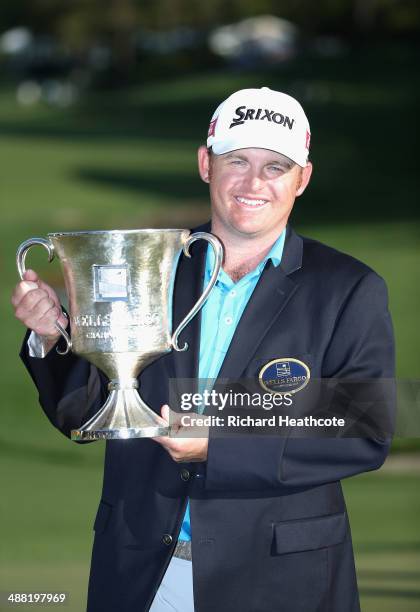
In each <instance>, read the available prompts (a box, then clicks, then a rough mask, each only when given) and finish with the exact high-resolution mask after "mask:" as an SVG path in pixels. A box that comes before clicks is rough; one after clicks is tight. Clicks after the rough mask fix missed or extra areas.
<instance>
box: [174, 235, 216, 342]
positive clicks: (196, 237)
mask: <svg viewBox="0 0 420 612" xmlns="http://www.w3.org/2000/svg"><path fill="white" fill-rule="evenodd" d="M201 239H203V240H207V242H209V243H210V244H211V246H212V248H213V251H214V260H215V261H214V268H213V272H212V273H211V277H210V281H209V284H208V285H207V287H206V288H205V289H204V291H203V293H202V294H201V296H200V298H199V299H198V300H197V303H196V304H195V305H194V306H193V307H192V308H191V310H190V312H189V313H188V314H187V316H186V317H185V318H184V319H182V321H181V323H180V324H179V325H178V327H177V328H176V330H175V331H174V333H173V335H172V340H171V342H172V346H173V348H174V349H175V350H176V351H186V350H187V348H188V343H187V342H185V343H184V346H183V347H182V348H181V347H180V346H178V337H179V334H180V333H181V332H182V330H183V329H184V328H185V327H186V326H187V325H188V323H189V322H190V321H191V319H193V318H194V317H195V315H196V314H197V312H198V311H199V310H200V308H201V307H202V306H204V303H205V301H206V300H207V298H208V296H209V293H210V291H211V290H212V289H213V287H214V285H215V283H216V280H217V277H218V275H219V272H220V268H221V267H222V262H223V247H222V244H221V242H220V240H219V239H218V238H216V236H213V234H208V233H207V232H196V233H195V234H191V236H190V237H189V238H188V240H187V241H186V242H185V244H184V254H185V255H186V256H187V257H191V254H190V251H189V249H190V246H191V245H192V243H193V242H195V241H196V240H201Z"/></svg>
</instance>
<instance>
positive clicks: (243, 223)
mask: <svg viewBox="0 0 420 612" xmlns="http://www.w3.org/2000/svg"><path fill="white" fill-rule="evenodd" d="M309 141H310V129H309V124H308V121H307V118H306V116H305V113H304V111H303V109H302V107H301V106H300V104H299V103H298V102H297V101H296V100H294V99H293V98H291V97H290V96H287V95H285V94H283V93H280V92H276V91H272V90H270V89H268V88H262V89H249V90H242V91H238V92H236V93H234V94H232V96H230V97H229V98H228V99H227V100H225V101H224V102H223V103H222V104H221V105H220V106H219V107H218V109H217V110H216V112H215V114H214V115H213V118H212V120H211V123H210V129H209V136H208V140H207V147H204V146H202V147H200V149H199V151H198V163H199V172H200V176H201V178H202V179H203V180H204V181H205V182H207V183H208V184H209V188H210V198H211V206H212V220H211V231H212V232H213V233H214V234H215V235H217V236H218V237H219V238H220V240H221V241H222V242H223V245H224V248H225V260H224V263H223V270H222V271H221V273H220V275H219V279H218V282H217V285H216V288H215V289H214V291H213V292H212V294H211V295H210V297H209V300H208V302H207V303H206V305H205V306H204V308H203V311H202V316H201V322H200V320H199V319H198V318H196V319H195V320H194V321H193V323H192V324H191V325H190V326H188V327H187V329H186V330H185V332H184V333H183V338H182V341H184V340H186V341H187V342H188V344H189V350H188V351H187V352H185V353H175V352H173V353H171V354H169V355H166V356H164V357H162V358H161V359H159V360H158V361H156V362H155V363H153V364H152V365H150V366H149V367H148V368H147V369H146V370H145V371H144V373H143V374H142V376H141V388H142V395H143V397H144V399H145V400H146V401H147V402H148V403H149V405H151V406H153V408H154V409H155V410H156V411H159V409H160V408H161V407H162V406H163V407H162V411H161V414H162V418H163V419H164V420H168V415H169V408H168V406H167V403H168V385H167V384H166V383H167V381H169V380H170V379H181V378H193V377H197V376H199V377H200V378H206V379H213V378H216V377H217V376H219V377H220V378H223V379H230V380H237V379H240V378H247V379H257V378H258V376H259V375H260V374H261V371H262V368H264V366H266V365H267V364H270V363H271V362H273V361H274V362H276V363H278V364H279V365H280V366H284V362H285V359H284V358H288V359H289V360H290V361H293V360H295V362H299V363H301V364H304V366H305V368H307V371H308V372H310V374H311V377H313V378H318V379H321V378H327V379H333V378H335V379H343V380H345V379H351V378H354V379H363V380H364V379H380V378H389V377H392V376H393V371H394V356H393V337H392V327H391V322H390V317H389V313H388V310H387V296H386V288H385V285H384V282H383V281H382V279H381V278H380V277H378V276H377V275H376V274H375V273H374V272H373V271H372V270H370V269H369V268H368V267H367V266H365V265H364V264H362V263H360V262H358V261H356V260H355V259H353V258H351V257H349V256H347V255H344V254H342V253H339V252H337V251H335V250H333V249H330V248H329V247H326V246H324V245H322V244H320V243H318V242H316V241H313V240H309V239H306V238H302V237H300V236H298V235H297V234H295V233H294V232H293V230H292V229H291V227H290V226H289V225H287V222H288V218H289V215H290V213H291V210H292V208H293V205H294V201H295V198H296V197H298V196H300V195H301V194H302V193H303V192H304V190H305V189H306V187H307V185H308V183H309V180H310V177H311V173H312V164H311V163H310V162H309V161H308V153H309ZM206 229H208V228H207V227H206ZM196 247H197V248H196V249H195V252H194V254H193V257H192V258H191V260H187V259H186V258H182V259H181V261H180V264H179V267H178V271H177V278H176V283H175V289H174V325H176V324H177V323H178V322H179V321H180V320H181V318H182V317H183V316H184V314H185V313H186V312H187V311H188V309H189V308H190V307H191V306H192V304H193V303H194V302H195V301H196V298H197V296H198V295H199V294H200V292H201V290H202V286H203V282H206V281H207V280H208V278H209V274H210V270H211V267H212V254H211V250H209V251H208V252H207V249H206V248H204V247H203V246H202V245H200V244H198V243H197V244H196ZM12 302H13V304H14V306H15V309H16V316H17V317H18V318H19V319H20V320H21V321H22V322H23V323H24V324H25V325H26V326H27V327H28V328H29V330H33V331H32V333H31V334H30V335H29V332H28V336H27V339H26V340H25V342H24V345H23V349H22V357H23V360H24V362H25V364H26V366H27V368H28V370H29V372H30V374H31V376H32V378H33V380H34V382H35V384H36V385H37V387H38V390H39V393H40V401H41V404H42V407H43V409H44V410H45V412H46V414H47V416H48V417H49V419H50V420H51V422H52V423H53V424H54V425H55V426H56V427H58V428H59V429H60V430H61V431H62V432H63V433H65V434H66V435H69V433H70V430H71V429H73V428H78V427H80V425H81V424H82V423H83V422H85V421H86V420H87V418H89V417H90V416H92V415H93V414H94V413H95V411H96V410H97V409H98V407H99V406H100V405H101V403H102V402H103V399H104V396H105V389H106V383H107V381H106V380H105V377H104V376H103V375H102V374H101V373H100V372H98V371H97V370H96V369H95V368H94V367H93V366H91V365H90V364H89V363H87V362H86V361H84V360H83V359H81V358H78V357H77V356H75V355H73V354H71V353H70V354H68V355H66V356H58V355H57V354H56V352H55V350H52V349H53V347H54V345H55V344H56V343H57V340H58V336H57V333H56V331H55V328H54V322H55V321H56V320H57V318H59V321H60V322H61V323H62V324H64V325H65V324H66V321H65V319H64V317H63V315H62V314H61V308H60V304H59V301H58V298H57V296H56V295H55V293H54V291H53V290H52V289H51V288H50V287H48V286H47V285H45V283H43V282H42V281H41V280H40V279H39V278H38V277H37V275H36V274H35V273H34V272H31V271H28V272H27V275H26V280H25V281H23V282H21V283H19V285H18V286H17V288H16V290H15V293H14V296H13V298H12ZM173 408H177V407H173ZM388 449H389V440H387V439H380V438H379V437H378V436H372V437H371V438H357V437H353V438H338V439H334V438H325V439H315V438H309V439H299V438H295V437H287V438H286V437H277V436H269V437H265V436H236V437H232V438H226V437H223V436H218V435H214V434H213V432H212V430H210V434H209V437H201V438H179V437H176V438H158V439H155V440H147V439H141V440H123V441H111V442H108V443H107V447H106V457H105V473H104V485H103V493H102V499H101V502H100V505H99V509H98V513H97V516H96V520H95V542H94V548H93V556H92V568H91V576H90V584H89V601H88V610H89V612H108V611H109V612H111V611H112V612H115V611H119V612H133V611H134V610H136V611H140V610H148V609H151V610H152V611H153V612H160V611H161V610H162V611H163V610H179V611H180V612H189V611H190V610H192V609H194V607H195V610H196V611H197V612H214V610H220V611H221V612H232V611H240V612H277V611H279V612H280V611H281V612H315V611H325V612H326V611H327V610H328V611H329V612H355V611H357V610H359V602H358V593H357V584H356V578H355V570H354V561H353V552H352V545H351V537H350V531H349V526H348V520H347V515H346V509H345V503H344V499H343V495H342V491H341V486H340V482H339V481H340V479H341V478H344V477H347V476H351V475H353V474H357V473H360V472H364V471H368V470H373V469H376V468H378V467H379V466H380V465H381V464H382V463H383V461H384V459H385V457H386V455H387V452H388ZM191 557H192V563H191V560H190V559H191ZM158 589H159V590H158ZM156 593H157V594H156Z"/></svg>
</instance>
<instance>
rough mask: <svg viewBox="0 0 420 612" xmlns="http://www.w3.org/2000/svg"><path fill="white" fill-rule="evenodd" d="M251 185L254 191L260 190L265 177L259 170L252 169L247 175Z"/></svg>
mask: <svg viewBox="0 0 420 612" xmlns="http://www.w3.org/2000/svg"><path fill="white" fill-rule="evenodd" d="M247 180H248V184H249V187H250V189H251V190H252V191H258V190H259V189H260V188H261V185H262V183H263V178H262V176H261V173H260V171H259V170H253V169H250V170H249V172H248V176H247Z"/></svg>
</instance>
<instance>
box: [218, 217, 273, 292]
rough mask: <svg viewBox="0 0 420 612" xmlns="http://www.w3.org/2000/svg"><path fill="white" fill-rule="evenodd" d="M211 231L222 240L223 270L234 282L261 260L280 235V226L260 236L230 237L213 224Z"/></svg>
mask: <svg viewBox="0 0 420 612" xmlns="http://www.w3.org/2000/svg"><path fill="white" fill-rule="evenodd" d="M211 231H212V233H214V234H215V235H216V236H217V237H218V238H220V240H221V241H222V242H223V246H224V249H225V256H224V260H223V269H224V271H225V272H226V274H227V275H228V276H230V278H231V279H232V280H233V281H234V282H237V281H238V280H239V279H241V278H242V277H243V276H245V275H246V274H248V272H251V270H254V269H255V268H256V267H257V266H258V264H260V263H261V262H262V261H263V259H264V258H265V257H266V256H267V254H268V253H269V252H270V250H271V248H272V246H273V244H274V243H275V242H276V240H277V239H278V237H279V236H280V234H281V232H282V229H281V228H280V229H279V230H278V232H277V234H273V235H271V236H263V237H262V238H259V237H254V236H252V237H243V236H238V237H232V236H231V235H230V234H227V233H226V232H223V230H222V229H220V228H218V227H213V226H212V229H211Z"/></svg>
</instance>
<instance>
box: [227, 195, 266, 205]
mask: <svg viewBox="0 0 420 612" xmlns="http://www.w3.org/2000/svg"><path fill="white" fill-rule="evenodd" d="M235 200H236V202H237V203H238V204H240V205H241V206H245V207H247V208H261V207H262V206H264V205H265V204H267V202H268V200H263V199H256V198H245V197H243V196H235Z"/></svg>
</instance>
